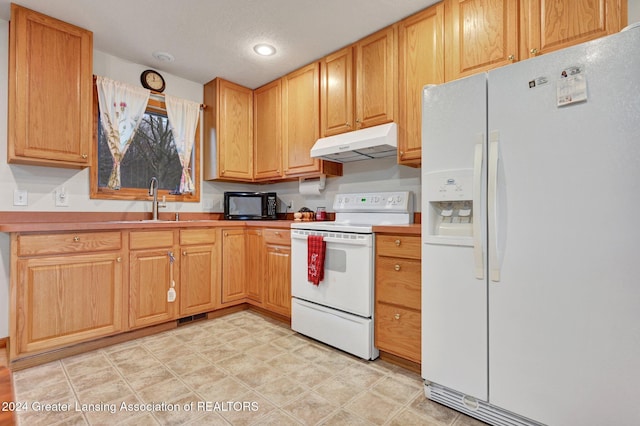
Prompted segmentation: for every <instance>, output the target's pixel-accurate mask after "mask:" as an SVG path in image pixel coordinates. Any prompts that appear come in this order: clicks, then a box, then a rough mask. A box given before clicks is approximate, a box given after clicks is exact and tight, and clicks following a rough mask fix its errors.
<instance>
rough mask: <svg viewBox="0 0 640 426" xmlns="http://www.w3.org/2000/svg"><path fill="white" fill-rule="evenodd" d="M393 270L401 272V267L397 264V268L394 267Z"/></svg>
mask: <svg viewBox="0 0 640 426" xmlns="http://www.w3.org/2000/svg"><path fill="white" fill-rule="evenodd" d="M393 269H395V270H396V271H399V270H400V265H398V264H397V263H396V266H394V267H393Z"/></svg>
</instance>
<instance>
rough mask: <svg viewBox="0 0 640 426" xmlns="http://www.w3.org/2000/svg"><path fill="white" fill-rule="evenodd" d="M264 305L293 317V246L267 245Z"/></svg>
mask: <svg viewBox="0 0 640 426" xmlns="http://www.w3.org/2000/svg"><path fill="white" fill-rule="evenodd" d="M265 269H266V273H265V275H266V277H265V278H266V288H267V292H266V294H265V295H264V307H265V308H266V309H269V310H270V311H273V312H276V313H278V314H281V315H284V316H286V317H289V318H290V317H291V247H285V246H276V245H271V244H267V245H266V261H265Z"/></svg>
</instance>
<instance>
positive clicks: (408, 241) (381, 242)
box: [376, 234, 421, 259]
mask: <svg viewBox="0 0 640 426" xmlns="http://www.w3.org/2000/svg"><path fill="white" fill-rule="evenodd" d="M420 250H421V248H420V237H417V236H410V235H383V234H377V235H376V254H378V255H380V256H393V257H406V258H408V259H420V258H421V253H420Z"/></svg>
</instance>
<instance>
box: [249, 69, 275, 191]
mask: <svg viewBox="0 0 640 426" xmlns="http://www.w3.org/2000/svg"><path fill="white" fill-rule="evenodd" d="M253 108H254V126H253V128H254V143H253V152H254V156H253V158H254V178H255V179H256V180H268V179H277V178H280V177H282V81H281V80H276V81H274V82H272V83H269V84H267V85H266V86H263V87H260V88H259V89H256V90H255V91H254V92H253Z"/></svg>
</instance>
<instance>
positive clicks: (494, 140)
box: [487, 130, 500, 282]
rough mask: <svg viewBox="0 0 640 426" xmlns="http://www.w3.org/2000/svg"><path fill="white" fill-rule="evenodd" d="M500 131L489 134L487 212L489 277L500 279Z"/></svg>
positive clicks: (494, 279) (495, 280) (493, 279)
mask: <svg viewBox="0 0 640 426" xmlns="http://www.w3.org/2000/svg"><path fill="white" fill-rule="evenodd" d="M499 142H500V132H498V131H497V130H495V131H493V132H491V133H490V134H489V182H488V183H489V187H488V188H487V204H488V205H487V213H488V215H489V220H488V222H489V223H488V225H489V230H490V233H491V235H490V236H489V279H490V280H491V281H494V282H499V281H500V264H499V262H498V214H497V210H498V204H497V203H498V197H497V193H498V155H499V152H500V150H499V145H498V144H499Z"/></svg>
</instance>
